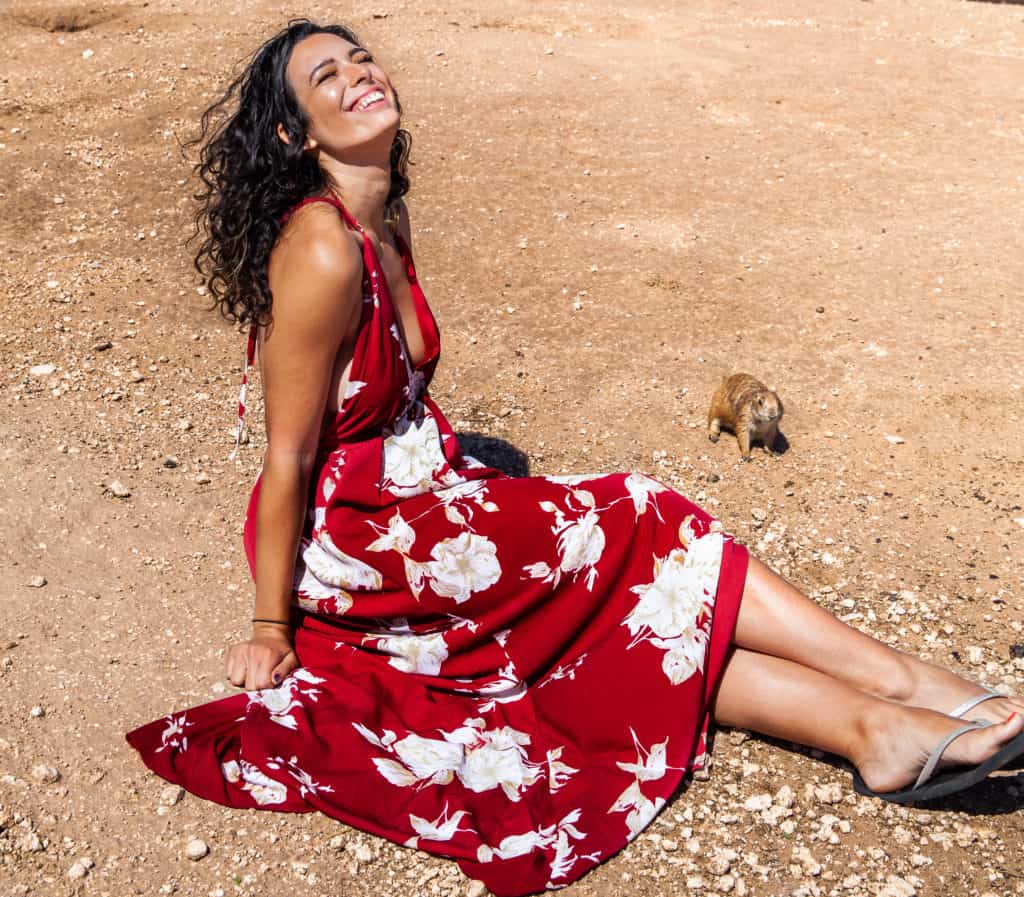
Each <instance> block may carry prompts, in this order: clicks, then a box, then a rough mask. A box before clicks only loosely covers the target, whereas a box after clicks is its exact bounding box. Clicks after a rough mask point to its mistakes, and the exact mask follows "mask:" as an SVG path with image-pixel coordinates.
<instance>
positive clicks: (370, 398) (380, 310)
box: [127, 20, 1024, 897]
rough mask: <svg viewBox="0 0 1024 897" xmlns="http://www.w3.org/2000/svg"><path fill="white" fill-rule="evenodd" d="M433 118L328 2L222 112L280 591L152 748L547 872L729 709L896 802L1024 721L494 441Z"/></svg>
mask: <svg viewBox="0 0 1024 897" xmlns="http://www.w3.org/2000/svg"><path fill="white" fill-rule="evenodd" d="M229 100H231V101H237V108H236V109H234V111H231V112H229V113H227V114H226V117H225V119H224V120H223V121H222V122H221V123H219V124H218V125H217V127H216V128H214V129H213V130H210V124H211V122H212V120H213V116H215V115H216V114H218V113H219V112H223V111H224V110H225V108H226V104H228V102H229ZM400 121H401V106H400V105H399V102H398V96H397V93H396V92H395V89H394V86H393V85H392V83H391V81H390V79H389V78H388V76H387V73H386V72H385V71H384V69H383V68H381V66H379V65H378V64H377V62H376V61H375V60H374V59H373V58H372V57H371V55H370V54H369V52H368V51H367V50H366V49H365V48H363V46H362V45H361V43H360V42H359V41H358V40H357V39H356V36H355V34H354V33H353V32H352V31H351V30H349V29H347V28H344V27H342V26H333V25H332V26H324V27H321V26H318V25H315V24H314V23H312V22H309V21H307V20H301V21H298V22H293V23H291V24H290V25H289V26H288V28H286V29H285V30H283V31H282V32H280V33H279V34H277V35H275V36H274V37H273V38H271V39H270V40H269V41H268V42H267V43H266V44H264V46H263V47H261V48H260V49H259V50H258V51H257V53H256V55H255V56H254V57H253V59H252V61H251V62H250V63H249V65H248V67H247V68H246V70H245V71H244V72H243V73H242V74H241V75H240V76H239V78H238V79H237V80H236V81H235V82H234V83H233V84H232V85H231V87H230V88H229V90H228V93H227V94H226V95H225V97H224V98H223V99H222V100H220V101H219V102H218V103H217V104H216V105H215V106H214V107H212V109H211V110H209V111H207V113H205V114H204V116H203V120H202V133H203V137H202V140H204V141H205V142H204V143H203V146H202V150H201V154H200V163H199V165H198V174H199V177H200V179H201V180H202V183H203V184H204V185H205V187H206V191H205V193H204V194H202V195H201V208H200V211H199V214H198V217H197V227H199V226H201V227H203V228H205V231H206V234H207V236H206V239H205V241H204V242H203V243H202V245H201V247H200V249H199V252H198V255H197V258H196V265H197V267H198V268H199V270H200V271H202V272H203V273H204V274H205V275H206V278H207V282H208V284H209V286H210V289H211V291H212V294H213V296H214V299H215V304H216V305H218V306H219V307H220V310H221V312H222V313H223V314H224V315H225V316H226V317H227V318H228V319H230V320H232V321H237V322H241V323H243V324H249V325H250V336H249V352H248V355H247V364H248V363H252V361H253V360H254V353H255V349H256V347H257V345H259V346H260V358H261V362H262V374H263V376H262V381H263V387H264V396H265V402H266V424H267V449H266V453H265V455H264V458H263V466H262V469H261V471H260V474H259V476H258V477H257V479H256V482H255V484H254V485H253V489H252V492H251V494H250V498H249V506H248V512H247V515H246V520H245V527H244V547H245V551H246V556H247V558H248V561H249V567H250V571H251V573H252V575H253V579H254V583H255V610H254V613H253V621H252V622H253V627H252V633H251V635H250V637H249V638H248V639H245V640H244V641H240V642H239V643H237V644H235V645H232V646H231V648H230V649H229V651H228V653H227V662H226V669H225V673H226V676H227V679H228V680H229V681H230V682H231V683H233V684H234V685H237V686H244V688H245V689H246V691H245V692H244V693H241V694H236V695H233V696H231V697H228V698H224V699H222V700H219V701H213V702H211V703H208V704H204V705H201V706H198V707H193V708H190V709H188V710H184V711H178V712H174V713H171V714H169V715H168V716H166V717H165V718H163V719H158V720H155V721H153V722H150V723H148V724H147V725H144V726H141V727H140V728H138V729H135V730H134V731H132V732H130V733H128V736H127V737H128V740H129V742H130V743H131V744H132V746H134V747H135V748H136V749H137V750H138V751H139V753H140V754H141V756H142V759H143V760H144V761H145V763H146V764H148V765H149V767H150V768H152V769H153V770H155V771H156V772H157V773H159V774H160V775H161V776H163V777H164V778H166V779H168V780H170V781H172V782H177V783H180V784H181V785H183V786H184V787H185V788H188V789H189V790H190V791H192V792H194V793H195V794H197V795H200V796H201V797H204V798H207V799H209V800H212V801H217V802H219V803H222V804H225V805H228V806H231V807H239V808H259V807H263V808H271V809H277V810H282V811H288V812H308V811H311V810H319V811H322V812H323V813H326V814H328V815H330V816H332V817H334V818H336V819H339V820H342V821H344V822H346V823H348V824H350V825H353V826H356V827H357V828H360V829H363V830H365V831H368V832H372V833H374V834H376V835H380V836H382V837H385V838H389V839H391V840H392V841H395V842H398V843H400V844H404V845H406V846H409V847H417V848H421V849H423V850H426V851H430V852H431V853H434V854H439V855H442V856H447V857H452V858H455V859H457V860H458V862H459V865H460V866H461V868H462V869H463V870H464V871H465V872H466V873H467V874H469V875H471V876H473V877H474V878H478V879H482V880H483V881H484V882H485V883H486V885H487V887H488V888H490V890H491V891H492V892H494V893H495V894H497V895H499V897H515V895H521V894H526V893H531V892H535V891H539V890H542V889H544V888H556V887H561V886H563V885H566V884H568V883H570V882H571V881H574V880H575V879H577V878H579V877H580V876H581V875H583V874H584V873H585V872H586V871H587V870H588V869H591V868H592V867H594V866H595V865H597V864H598V863H600V862H601V861H603V860H605V859H607V858H608V857H610V856H612V855H613V854H614V853H616V852H617V851H618V850H620V849H621V848H622V847H623V846H624V845H626V844H627V843H628V842H629V841H631V840H632V839H634V838H635V837H636V836H637V835H638V834H639V833H640V832H641V831H642V830H643V829H644V828H645V827H646V826H647V825H648V824H649V823H650V822H651V820H652V819H654V817H655V816H656V814H657V813H658V812H659V811H660V810H661V809H662V807H664V806H665V805H666V803H667V801H669V800H670V799H671V798H672V797H673V795H674V794H675V793H676V792H677V790H678V788H679V785H680V782H681V781H682V779H683V777H684V775H686V774H688V773H690V772H692V771H694V770H697V769H701V768H702V767H703V766H704V765H705V763H706V761H707V756H706V748H707V740H706V739H707V735H708V732H709V727H710V725H711V721H712V716H714V718H715V719H716V720H717V721H719V722H721V723H724V724H726V725H734V726H742V727H745V728H751V729H755V730H757V731H760V732H764V733H767V734H770V735H775V736H777V737H780V738H783V739H787V740H792V741H799V742H802V743H804V744H808V745H813V746H815V747H819V748H822V749H823V750H827V751H831V752H834V753H837V754H841V755H843V756H845V757H847V758H849V759H850V761H851V762H852V763H853V765H854V766H855V767H856V772H855V779H854V782H855V786H856V787H857V789H858V790H859V791H861V792H862V793H864V794H876V791H875V790H873V789H877V791H878V792H881V793H880V794H877V796H880V797H882V798H884V799H886V800H891V801H896V802H907V801H912V800H920V799H924V798H928V797H935V796H940V795H942V794H946V793H950V792H952V791H955V790H958V789H960V788H964V787H967V786H968V785H970V784H972V783H973V782H975V781H979V780H980V779H981V778H984V776H986V775H987V774H988V772H989V771H991V770H992V769H994V768H996V767H998V766H999V765H1001V764H1002V763H1004V762H1006V761H1008V760H1009V759H1011V758H1012V757H1014V756H1016V755H1018V754H1021V753H1024V735H1022V734H1021V732H1022V727H1024V723H1022V720H1021V719H1020V718H1015V717H1014V712H1015V711H1016V710H1018V709H1024V704H1022V702H1021V701H1020V700H1019V699H1017V698H1014V697H1005V696H1002V695H995V694H993V693H990V692H987V691H985V690H984V689H982V688H980V687H979V686H977V685H974V684H972V683H970V682H967V681H965V680H963V679H960V678H958V677H956V676H954V675H953V674H952V673H949V672H947V671H945V670H941V669H939V668H937V667H934V666H932V665H929V664H926V663H923V662H922V661H919V660H916V659H914V658H911V657H908V656H906V655H904V654H901V653H899V652H897V651H895V650H893V649H891V648H889V647H887V646H885V645H883V644H881V643H879V642H876V641H874V640H872V639H870V638H868V637H867V636H865V635H863V634H861V633H859V632H857V631H856V630H854V629H852V628H850V627H849V626H847V625H845V624H844V623H841V622H840V621H838V620H836V619H835V618H833V617H832V616H830V615H829V614H828V613H826V612H825V611H823V610H822V609H820V608H819V607H817V605H815V604H814V603H813V602H811V601H810V600H808V599H807V598H806V596H804V595H802V594H801V593H800V592H799V591H797V590H796V589H795V588H793V587H792V586H791V585H789V584H788V583H786V582H785V581H784V580H782V579H780V578H779V577H778V576H776V575H775V574H773V573H772V572H771V571H769V570H768V569H767V568H766V567H765V566H764V565H763V564H760V563H759V562H758V561H756V560H754V559H753V558H748V555H747V551H746V549H745V548H744V547H743V546H741V545H739V544H738V543H737V542H736V541H735V540H734V539H733V538H732V537H731V536H730V535H729V534H728V533H727V532H725V530H724V529H723V527H722V526H721V524H720V523H719V522H718V521H717V520H715V519H714V518H713V517H712V516H711V515H710V514H708V513H707V512H705V511H704V510H702V509H701V508H699V507H698V506H697V505H695V504H693V503H692V502H691V501H689V500H688V499H687V498H686V497H684V496H683V495H681V494H679V493H678V492H676V491H674V490H672V489H670V488H669V487H668V486H666V485H665V484H664V483H661V482H658V481H657V480H656V479H653V478H651V477H649V476H646V475H645V474H643V473H640V472H620V473H610V474H609V473H604V474H601V473H596V474H575V475H568V476H535V477H523V478H513V477H509V476H507V475H505V474H503V473H502V472H501V471H499V470H497V469H495V468H492V467H486V466H484V465H482V464H480V463H479V462H478V461H476V460H474V459H473V458H471V457H469V456H467V455H464V454H463V453H462V451H461V449H460V446H459V441H458V439H457V438H456V435H455V433H454V431H453V430H452V427H451V426H450V424H449V423H448V421H447V420H446V419H445V416H444V414H443V413H442V412H441V409H440V408H439V407H438V406H437V404H436V403H435V402H434V400H433V399H432V398H431V397H430V395H429V393H428V389H429V386H430V382H431V378H432V376H433V373H434V368H435V367H436V365H437V362H438V358H439V353H440V336H439V333H438V329H437V325H436V322H435V321H434V318H433V316H432V314H431V313H430V309H429V306H428V305H427V301H426V297H425V296H424V294H423V291H422V289H421V288H420V285H419V280H418V278H417V276H416V268H415V265H414V263H413V257H412V236H411V227H410V222H409V215H408V211H407V209H406V208H405V204H404V201H403V200H402V197H403V195H404V194H405V193H406V192H407V190H408V187H409V182H408V178H407V176H406V160H407V156H408V149H409V138H408V135H407V134H406V133H405V132H404V131H403V130H402V129H401V127H400ZM243 411H244V393H243V401H242V402H241V403H240V415H241V413H242V412H243ZM240 425H241V421H240ZM968 712H970V713H971V717H972V719H974V720H977V721H976V722H970V723H968V724H966V725H965V724H964V721H963V720H962V719H960V718H959V717H961V715H963V714H966V713H968ZM1007 714H1010V716H1009V718H1006V717H1007ZM941 765H955V766H957V767H958V768H957V769H956V770H954V771H951V772H950V771H946V772H942V773H939V774H938V775H935V771H936V769H937V768H938V767H939V766H941ZM911 783H913V785H911ZM908 786H911V787H908Z"/></svg>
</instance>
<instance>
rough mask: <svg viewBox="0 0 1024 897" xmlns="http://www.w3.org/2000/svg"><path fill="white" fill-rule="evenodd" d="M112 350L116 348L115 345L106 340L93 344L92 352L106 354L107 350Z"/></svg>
mask: <svg viewBox="0 0 1024 897" xmlns="http://www.w3.org/2000/svg"><path fill="white" fill-rule="evenodd" d="M112 348H114V344H113V343H112V342H111V341H110V340H108V339H105V340H100V342H98V343H93V347H92V350H93V351H94V352H106V351H107V349H112Z"/></svg>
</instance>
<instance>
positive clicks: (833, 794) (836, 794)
mask: <svg viewBox="0 0 1024 897" xmlns="http://www.w3.org/2000/svg"><path fill="white" fill-rule="evenodd" d="M814 797H815V798H816V799H817V800H818V801H820V802H821V803H823V804H837V803H839V801H841V800H842V799H843V787H842V785H840V784H839V783H838V782H829V783H828V784H827V785H815V786H814Z"/></svg>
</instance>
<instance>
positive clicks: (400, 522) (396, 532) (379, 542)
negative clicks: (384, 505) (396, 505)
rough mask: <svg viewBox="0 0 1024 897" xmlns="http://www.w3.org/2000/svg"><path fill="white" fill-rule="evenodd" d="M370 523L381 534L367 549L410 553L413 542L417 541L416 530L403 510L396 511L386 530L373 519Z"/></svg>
mask: <svg viewBox="0 0 1024 897" xmlns="http://www.w3.org/2000/svg"><path fill="white" fill-rule="evenodd" d="M369 524H370V526H372V527H373V528H374V530H375V531H376V532H378V533H379V534H380V536H379V537H378V538H377V539H374V540H373V541H372V542H371V543H370V544H369V545H367V546H366V550H367V551H397V552H399V553H400V554H408V552H409V550H410V549H411V548H412V543H413V542H415V541H416V530H414V529H413V528H412V527H411V526H409V524H408V523H407V522H406V520H405V518H404V517H402V512H401V511H395V513H394V514H393V515H392V516H391V519H390V520H388V528H387V529H386V530H382V529H381V528H380V526H378V525H377V524H376V523H374V522H373V521H372V520H371V521H369Z"/></svg>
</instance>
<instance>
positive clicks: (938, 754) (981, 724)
mask: <svg viewBox="0 0 1024 897" xmlns="http://www.w3.org/2000/svg"><path fill="white" fill-rule="evenodd" d="M990 725H991V723H989V722H988V721H987V720H977V721H975V722H971V723H968V724H967V725H966V726H961V727H960V728H959V729H954V730H953V731H952V732H950V733H949V734H948V735H947V736H946V737H945V738H943V739H942V741H940V742H939V743H938V744H937V745H936V746H935V750H933V751H932V753H931V756H930V757H929V758H928V762H927V763H925V765H924V769H922V770H921V774H920V775H919V776H918V777H917V781H916V782H914V787H915V788H920V787H921V786H922V785H923V784H924V783H925V782H927V781H928V780H929V779H930V778H931V777H932V774H933V773H934V772H935V767H936V766H938V765H939V761H940V760H941V759H942V755H943V754H944V753H945V751H946V748H948V747H949V746H950V745H951V744H952V743H953V742H954V741H956V739H957V738H959V737H960V736H961V735H965V734H966V733H968V732H973V731H974V730H975V729H984V728H986V727H987V726H990Z"/></svg>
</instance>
